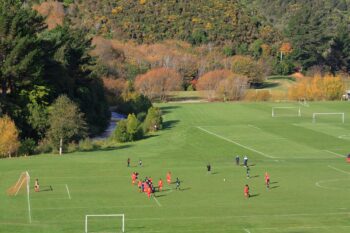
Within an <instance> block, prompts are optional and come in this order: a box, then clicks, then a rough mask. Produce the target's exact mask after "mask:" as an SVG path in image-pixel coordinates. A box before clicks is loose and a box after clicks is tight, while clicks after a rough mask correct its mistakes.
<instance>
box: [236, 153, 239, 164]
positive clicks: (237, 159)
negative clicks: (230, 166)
mask: <svg viewBox="0 0 350 233" xmlns="http://www.w3.org/2000/svg"><path fill="white" fill-rule="evenodd" d="M236 165H237V166H238V165H239V155H237V156H236Z"/></svg>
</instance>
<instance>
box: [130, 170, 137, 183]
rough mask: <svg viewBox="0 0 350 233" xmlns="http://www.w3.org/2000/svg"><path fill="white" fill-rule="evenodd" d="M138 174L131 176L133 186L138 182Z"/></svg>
mask: <svg viewBox="0 0 350 233" xmlns="http://www.w3.org/2000/svg"><path fill="white" fill-rule="evenodd" d="M136 177H137V176H136V172H133V173H132V174H131V179H132V184H135V182H136Z"/></svg>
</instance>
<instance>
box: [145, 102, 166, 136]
mask: <svg viewBox="0 0 350 233" xmlns="http://www.w3.org/2000/svg"><path fill="white" fill-rule="evenodd" d="M162 128H163V118H162V111H161V110H160V109H159V108H157V107H151V108H149V109H148V112H147V116H146V119H145V121H144V123H143V131H144V132H145V133H147V132H150V131H151V132H153V131H157V130H161V129H162Z"/></svg>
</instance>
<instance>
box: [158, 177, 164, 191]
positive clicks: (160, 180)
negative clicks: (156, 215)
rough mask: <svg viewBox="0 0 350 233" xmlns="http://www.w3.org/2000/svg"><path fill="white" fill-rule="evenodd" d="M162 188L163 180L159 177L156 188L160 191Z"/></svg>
mask: <svg viewBox="0 0 350 233" xmlns="http://www.w3.org/2000/svg"><path fill="white" fill-rule="evenodd" d="M162 188H163V181H162V179H161V178H160V179H159V181H158V190H159V192H161V191H162Z"/></svg>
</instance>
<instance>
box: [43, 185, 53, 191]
mask: <svg viewBox="0 0 350 233" xmlns="http://www.w3.org/2000/svg"><path fill="white" fill-rule="evenodd" d="M52 191H53V188H52V186H51V185H49V186H42V187H41V189H40V192H52Z"/></svg>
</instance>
